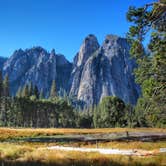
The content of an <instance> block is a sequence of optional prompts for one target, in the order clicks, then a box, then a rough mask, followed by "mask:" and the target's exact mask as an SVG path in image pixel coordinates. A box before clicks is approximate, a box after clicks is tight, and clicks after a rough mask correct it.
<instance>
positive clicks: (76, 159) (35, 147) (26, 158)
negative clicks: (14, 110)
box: [0, 128, 166, 166]
mask: <svg viewBox="0 0 166 166" xmlns="http://www.w3.org/2000/svg"><path fill="white" fill-rule="evenodd" d="M126 131H129V132H152V131H153V132H164V133H165V132H166V129H158V128H136V129H130V128H109V129H30V128H19V129H15V128H0V141H5V140H6V139H9V138H20V137H33V136H53V135H61V134H62V135H68V134H99V133H113V132H126ZM61 144H62V143H60V142H57V143H27V142H25V143H21V142H18V143H5V142H3V143H2V142H0V165H1V161H3V162H4V161H10V162H16V165H19V164H18V163H17V162H19V163H25V165H27V164H28V163H30V164H29V165H31V162H33V163H34V165H35V166H38V164H37V163H38V162H39V163H43V164H44V166H48V165H49V166H50V165H59V166H65V165H74V166H86V165H89V166H102V165H103V166H109V165H111V166H125V165H134V166H142V165H147V166H160V165H163V166H164V165H166V157H165V154H160V155H157V156H149V157H146V158H145V157H137V156H121V155H102V154H99V153H81V152H66V151H63V152H62V151H56V150H42V149H41V148H43V147H47V146H54V145H61ZM63 145H64V146H76V147H96V144H92V143H87V142H86V143H85V142H77V143H63ZM98 147H99V148H118V149H145V150H155V149H159V148H165V147H166V141H160V142H139V141H135V142H125V141H124V142H117V141H114V142H105V143H100V142H99V143H98ZM39 165H40V164H39Z"/></svg>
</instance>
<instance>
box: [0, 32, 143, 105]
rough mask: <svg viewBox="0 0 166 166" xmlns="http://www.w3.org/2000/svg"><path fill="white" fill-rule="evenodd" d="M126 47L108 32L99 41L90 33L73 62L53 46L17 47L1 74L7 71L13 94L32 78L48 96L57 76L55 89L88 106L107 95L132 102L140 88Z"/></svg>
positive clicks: (128, 47) (123, 39) (120, 39)
mask: <svg viewBox="0 0 166 166" xmlns="http://www.w3.org/2000/svg"><path fill="white" fill-rule="evenodd" d="M129 49H130V46H129V44H128V43H127V40H126V39H125V38H121V37H118V36H116V35H112V34H111V35H107V36H106V37H105V40H104V42H103V43H102V44H101V45H99V43H98V40H97V38H96V36H95V35H92V34H90V35H88V36H87V37H86V38H85V39H84V40H83V43H82V45H81V47H80V50H79V51H78V53H77V54H76V56H75V57H74V59H73V62H72V63H71V62H69V61H68V60H67V59H66V58H65V56H64V55H63V54H56V53H55V50H54V49H53V50H52V51H51V52H48V51H47V50H45V49H44V48H42V47H40V46H37V47H33V48H31V49H25V50H22V49H19V50H16V51H15V52H14V53H13V54H12V56H11V57H9V58H8V59H7V60H6V61H5V62H3V64H0V66H3V69H2V67H1V69H2V71H3V75H5V74H8V75H9V79H10V82H11V89H12V94H15V93H16V91H17V90H18V87H20V86H21V87H23V86H24V85H25V84H26V83H28V82H32V83H33V84H35V85H37V86H38V87H39V89H40V90H41V89H42V90H43V91H44V92H45V96H47V97H48V96H49V90H50V86H51V82H52V81H53V80H56V83H57V89H58V90H60V89H64V90H65V91H67V93H69V95H70V96H75V97H76V98H77V99H78V100H81V101H82V102H83V103H85V106H88V107H89V106H91V105H96V104H98V103H99V102H100V101H101V99H102V98H103V97H104V96H109V95H111V96H118V97H119V98H121V99H122V100H124V101H125V102H126V103H130V104H135V103H136V101H137V98H138V96H139V93H140V89H139V86H138V85H137V84H136V83H135V82H134V76H133V74H132V73H133V69H134V67H135V62H134V61H133V60H131V59H130V55H129Z"/></svg>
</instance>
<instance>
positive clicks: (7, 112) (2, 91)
mask: <svg viewBox="0 0 166 166" xmlns="http://www.w3.org/2000/svg"><path fill="white" fill-rule="evenodd" d="M0 95H1V96H0V126H5V127H33V128H38V127H43V128H50V127H56V128H58V127H64V128H65V127H71V128H94V127H96V128H99V127H126V126H130V127H131V126H132V125H131V124H132V120H131V118H132V114H133V109H132V107H131V106H129V105H125V103H124V102H123V101H122V100H121V99H119V98H118V97H113V96H112V97H111V96H108V97H105V98H103V100H102V102H101V103H100V104H99V105H98V106H94V107H91V108H84V110H82V109H79V108H74V107H73V106H72V104H71V103H72V102H71V100H72V99H71V98H69V97H68V96H67V95H66V96H63V97H60V96H58V93H57V90H56V82H55V80H54V81H53V82H52V86H51V88H50V95H49V97H48V98H45V97H44V95H43V92H42V90H41V91H39V89H38V87H37V86H36V85H33V84H32V83H29V84H25V86H24V87H23V88H19V89H18V91H17V93H16V95H15V96H14V97H12V96H10V83H9V78H8V76H5V78H4V79H3V78H2V73H1V72H0Z"/></svg>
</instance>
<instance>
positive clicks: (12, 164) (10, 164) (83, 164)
mask: <svg viewBox="0 0 166 166" xmlns="http://www.w3.org/2000/svg"><path fill="white" fill-rule="evenodd" d="M0 166H159V165H158V164H154V163H148V164H141V163H139V162H132V160H131V162H130V163H127V164H125V163H118V162H115V161H107V160H105V161H98V160H91V161H90V160H89V161H88V160H87V161H85V160H83V161H81V160H79V161H75V160H70V161H68V162H63V161H62V162H58V161H57V162H54V163H52V162H50V163H45V162H41V161H2V160H1V161H0Z"/></svg>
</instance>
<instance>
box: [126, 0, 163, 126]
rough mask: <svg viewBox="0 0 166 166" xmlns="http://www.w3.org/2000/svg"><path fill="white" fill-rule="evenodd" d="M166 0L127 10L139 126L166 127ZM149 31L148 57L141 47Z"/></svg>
mask: <svg viewBox="0 0 166 166" xmlns="http://www.w3.org/2000/svg"><path fill="white" fill-rule="evenodd" d="M165 8H166V1H165V0H163V1H162V0H160V1H158V2H154V3H150V4H146V5H145V6H144V7H142V8H135V7H130V9H129V11H128V13H127V19H128V21H130V22H132V23H133V25H132V26H131V27H130V30H129V33H128V38H129V41H130V42H131V50H130V53H131V55H132V56H133V57H134V58H135V59H136V62H137V66H138V67H137V68H136V69H135V76H136V81H137V83H139V84H140V86H141V88H142V94H141V97H140V99H139V100H138V102H137V106H136V110H137V112H138V113H137V115H138V121H139V122H140V126H144V125H145V124H146V125H147V126H152V127H154V126H166V112H165V109H166V104H165V103H166V77H165V75H166V56H165V52H166V49H165V48H166V47H165V45H166V19H165V18H166V13H165ZM149 32H151V37H150V43H149V46H148V47H149V50H150V56H147V54H146V53H145V51H144V49H143V42H144V40H145V38H146V37H147V36H146V35H147V34H148V33H149Z"/></svg>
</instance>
